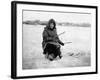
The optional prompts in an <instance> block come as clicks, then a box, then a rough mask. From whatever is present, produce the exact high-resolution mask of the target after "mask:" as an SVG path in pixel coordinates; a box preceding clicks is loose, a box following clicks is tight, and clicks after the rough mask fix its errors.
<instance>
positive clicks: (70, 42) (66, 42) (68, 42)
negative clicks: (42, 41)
mask: <svg viewBox="0 0 100 80" xmlns="http://www.w3.org/2000/svg"><path fill="white" fill-rule="evenodd" d="M70 43H72V42H65V43H64V44H70Z"/></svg>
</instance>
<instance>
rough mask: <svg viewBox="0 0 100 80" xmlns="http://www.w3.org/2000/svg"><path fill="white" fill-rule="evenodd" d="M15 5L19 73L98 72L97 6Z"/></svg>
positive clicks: (27, 74)
mask: <svg viewBox="0 0 100 80" xmlns="http://www.w3.org/2000/svg"><path fill="white" fill-rule="evenodd" d="M16 5H17V8H16V11H17V12H16V16H17V19H16V21H17V22H16V24H17V25H16V29H17V30H16V35H17V40H16V41H17V52H16V55H17V57H16V68H17V76H19V77H20V76H21V77H22V76H40V75H41V76H44V75H59V74H66V75H67V74H75V73H76V74H78V73H80V74H81V73H92V72H94V73H96V65H97V64H96V55H97V52H96V38H97V37H96V30H97V28H96V27H97V25H96V6H81V5H80V6H77V5H76V6H75V5H74V6H73V5H66V6H62V5H60V4H53V5H50V4H47V5H46V4H42V3H33V4H32V3H31V2H30V4H28V3H26V4H24V3H20V2H19V4H18V3H17V4H16ZM13 55H14V54H13Z"/></svg>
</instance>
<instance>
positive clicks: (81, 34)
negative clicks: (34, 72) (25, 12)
mask: <svg viewBox="0 0 100 80" xmlns="http://www.w3.org/2000/svg"><path fill="white" fill-rule="evenodd" d="M44 27H45V26H41V25H26V24H23V53H22V63H23V64H22V67H23V69H38V68H61V67H84V66H90V65H91V52H90V51H91V50H90V49H91V44H90V43H91V28H90V27H88V28H84V27H71V26H68V27H67V26H57V33H58V34H59V33H62V32H64V31H65V32H66V33H65V34H63V35H60V36H59V37H60V39H61V40H62V41H63V42H72V43H69V44H65V46H62V47H61V52H62V55H63V57H62V59H58V58H57V59H56V60H54V61H49V60H47V59H46V58H45V57H44V55H43V54H42V52H43V51H42V44H41V43H42V32H43V29H44Z"/></svg>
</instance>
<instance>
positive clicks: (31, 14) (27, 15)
mask: <svg viewBox="0 0 100 80" xmlns="http://www.w3.org/2000/svg"><path fill="white" fill-rule="evenodd" d="M51 18H53V19H55V21H57V22H75V23H82V22H86V23H91V14H79V13H59V12H40V11H23V21H26V20H41V21H48V20H49V19H51Z"/></svg>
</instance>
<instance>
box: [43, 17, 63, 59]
mask: <svg viewBox="0 0 100 80" xmlns="http://www.w3.org/2000/svg"><path fill="white" fill-rule="evenodd" d="M42 36H43V42H42V48H43V54H45V55H46V54H48V55H49V54H50V52H48V51H51V52H52V51H55V50H57V51H56V52H57V53H53V54H54V56H53V58H56V57H57V56H59V58H61V57H62V55H61V51H60V45H62V46H64V43H63V42H62V41H61V40H60V39H59V37H58V35H57V31H56V22H55V20H54V19H50V20H49V21H48V23H47V25H46V27H45V28H44V31H43V34H42ZM54 48H55V50H52V49H54ZM50 49H51V50H50ZM53 58H52V59H51V60H53Z"/></svg>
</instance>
